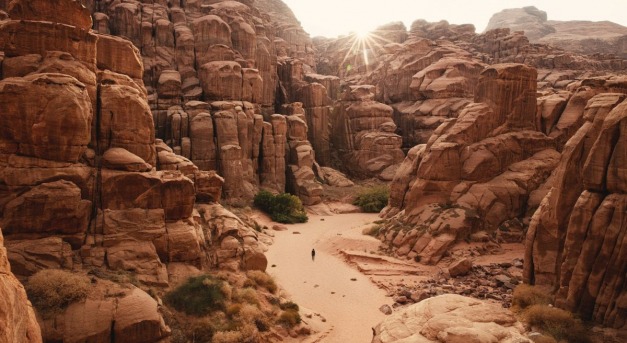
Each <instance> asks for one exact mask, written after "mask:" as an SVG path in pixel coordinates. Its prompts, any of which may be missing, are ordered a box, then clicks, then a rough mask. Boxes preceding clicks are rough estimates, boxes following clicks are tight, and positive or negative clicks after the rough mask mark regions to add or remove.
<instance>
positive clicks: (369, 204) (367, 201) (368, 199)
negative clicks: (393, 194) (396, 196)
mask: <svg viewBox="0 0 627 343" xmlns="http://www.w3.org/2000/svg"><path fill="white" fill-rule="evenodd" d="M389 197H390V190H389V189H388V188H387V187H386V186H376V187H371V188H368V189H366V190H364V191H361V192H360V193H359V194H357V198H355V201H353V205H356V206H359V207H361V210H362V211H364V212H368V213H377V212H381V210H382V209H383V208H384V207H385V206H387V204H388V198H389Z"/></svg>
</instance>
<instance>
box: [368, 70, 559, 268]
mask: <svg viewBox="0 0 627 343" xmlns="http://www.w3.org/2000/svg"><path fill="white" fill-rule="evenodd" d="M535 79H536V71H535V70H534V69H533V68H529V67H526V66H523V65H516V64H503V65H495V66H492V67H490V68H487V69H486V70H485V71H484V72H483V73H482V74H481V78H480V79H479V80H478V83H477V89H476V92H475V99H474V100H475V103H472V104H469V105H467V106H466V107H465V108H464V109H463V110H462V111H461V113H460V114H459V117H458V118H457V119H453V120H450V121H448V122H446V123H445V124H443V125H441V126H440V127H439V128H438V129H437V130H436V132H435V134H434V135H433V136H432V138H431V139H430V140H429V142H428V143H427V145H426V146H417V147H415V148H413V149H412V150H410V152H409V154H408V157H407V159H405V161H404V162H403V164H402V165H401V167H400V168H399V169H398V172H397V173H396V176H395V178H394V180H393V182H392V185H391V195H390V201H389V206H388V208H386V209H385V210H384V214H385V215H386V216H388V217H394V220H392V221H390V223H389V224H388V225H386V226H384V229H383V230H381V233H380V238H382V239H383V240H384V241H385V242H387V243H388V244H390V246H391V247H392V248H393V249H394V250H395V251H396V253H397V254H399V255H401V256H405V255H406V256H408V257H411V258H413V257H415V256H418V258H420V261H421V262H423V263H435V262H437V261H439V260H440V258H441V257H442V255H443V254H444V253H445V252H446V251H447V250H448V248H449V247H450V246H451V245H452V244H454V243H455V241H456V240H457V239H460V238H461V237H466V238H467V237H469V236H470V235H472V234H473V233H476V232H478V231H487V232H494V231H496V230H497V228H499V226H501V225H503V224H504V223H505V222H507V221H508V220H511V219H514V218H517V217H520V216H524V215H525V212H524V209H525V207H526V206H525V205H524V203H525V202H526V201H527V198H528V197H529V194H531V192H532V191H534V190H535V189H537V188H538V187H539V186H540V185H542V183H543V182H544V180H545V179H546V178H547V177H548V175H549V173H550V172H551V171H552V169H553V168H554V167H555V165H556V164H557V162H558V160H559V153H558V152H557V151H555V150H554V145H553V142H552V141H551V140H550V139H549V138H548V137H547V136H546V135H544V134H543V133H541V132H538V131H537V130H536V127H535V115H534V113H535V107H536V106H535V103H536V101H535V90H536V85H535ZM514 104H516V105H514Z"/></svg>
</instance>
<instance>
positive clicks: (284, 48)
mask: <svg viewBox="0 0 627 343" xmlns="http://www.w3.org/2000/svg"><path fill="white" fill-rule="evenodd" d="M517 18H523V19H525V20H522V19H521V20H518V19H517ZM599 32H602V33H603V34H597V33H599ZM565 37H566V38H565ZM573 37H574V38H573ZM625 37H627V28H625V27H622V26H620V25H618V24H613V23H608V22H603V23H594V22H586V23H576V22H556V21H549V20H547V14H546V13H545V12H542V11H540V10H538V9H536V8H533V7H525V8H523V9H511V10H505V11H503V12H500V13H497V14H495V15H494V16H493V18H492V20H491V21H490V24H489V25H488V29H487V30H486V31H485V32H483V33H476V32H475V28H474V27H473V26H472V25H469V24H468V25H455V24H449V23H448V22H445V21H442V22H437V23H430V22H426V21H424V20H420V19H419V20H416V21H414V22H413V23H412V25H411V27H409V28H407V27H406V26H405V25H404V24H403V23H401V22H397V23H390V24H387V25H384V26H381V27H379V28H377V29H376V30H374V31H373V32H372V33H371V34H370V36H368V37H366V38H358V37H357V36H356V35H354V34H349V35H346V36H340V37H337V38H327V37H314V38H311V37H310V36H309V34H307V32H305V30H304V29H303V28H302V27H301V26H300V23H299V22H298V19H297V18H296V17H295V16H294V14H293V13H292V11H291V10H290V9H289V7H288V6H287V5H285V4H284V3H283V2H282V1H280V0H241V1H230V0H226V1H219V0H154V1H153V0H150V1H148V0H142V1H140V0H111V1H94V0H81V1H78V0H52V1H31V0H12V1H8V0H0V65H1V67H0V119H1V120H2V121H3V123H4V124H3V125H2V126H0V228H1V230H2V231H1V234H0V293H1V294H2V295H3V296H2V297H0V298H1V299H2V301H0V323H2V324H3V329H2V331H1V332H0V342H40V341H49V342H52V341H67V342H79V341H81V342H82V341H108V342H158V341H165V340H174V337H179V336H177V335H183V334H184V331H185V330H184V329H182V326H181V327H179V326H177V325H179V324H180V319H176V318H175V319H173V318H174V317H176V314H174V315H173V314H172V313H173V311H174V310H173V309H171V308H169V307H168V305H167V304H164V303H163V301H162V298H163V297H164V296H165V294H166V292H168V291H169V290H172V289H174V288H175V287H177V286H178V285H180V284H181V283H183V281H185V280H186V279H188V278H189V277H192V276H197V275H200V274H203V273H218V271H226V272H229V273H233V274H234V275H244V274H245V273H246V272H249V271H261V272H265V271H268V272H269V273H271V269H272V266H269V264H273V263H277V262H275V260H272V261H269V258H268V257H266V253H267V252H268V249H272V248H271V245H272V242H273V239H274V238H275V233H274V231H275V230H272V229H271V228H272V227H273V225H275V224H276V223H271V222H270V221H269V220H267V219H263V220H259V219H258V218H257V219H255V218H256V217H255V215H250V213H254V211H253V210H250V209H249V208H247V207H249V206H251V205H252V202H253V198H254V197H255V195H256V194H257V193H258V192H259V191H260V190H267V191H270V192H272V193H283V192H288V193H291V194H294V195H295V196H297V197H298V199H300V201H301V202H302V204H303V205H305V206H306V207H307V208H308V209H309V211H310V212H312V213H313V212H316V213H318V212H323V213H324V214H331V213H333V212H336V213H337V212H351V211H358V209H357V208H354V207H352V206H351V205H348V204H343V205H338V204H334V203H332V202H333V201H331V199H330V196H329V194H330V193H328V192H338V193H340V194H342V196H341V198H342V199H344V201H346V199H349V200H348V201H350V200H352V197H354V195H355V194H354V193H356V192H357V190H358V189H359V187H361V186H360V184H366V185H368V184H369V183H375V184H386V185H389V190H390V195H389V200H388V203H387V206H386V207H385V208H384V209H383V210H382V211H381V212H380V219H379V220H377V222H376V223H377V225H378V228H377V231H376V233H375V234H374V236H375V237H376V238H377V239H378V240H379V241H380V244H381V245H380V253H381V254H384V255H386V258H388V257H389V258H393V259H395V260H396V261H404V262H403V263H407V264H408V265H409V266H410V267H409V268H413V267H411V265H415V266H420V267H419V268H426V269H425V270H432V269H429V268H431V267H433V266H435V265H437V266H441V265H442V264H443V263H449V262H454V261H455V260H457V259H461V258H475V257H477V256H483V257H486V256H490V255H491V254H493V253H496V252H498V251H499V249H502V245H504V244H509V243H517V244H521V243H524V251H525V252H524V256H520V258H521V259H523V266H521V268H522V281H524V282H525V283H526V284H530V285H535V286H537V287H539V288H542V289H545V290H547V292H548V293H550V294H551V296H552V299H553V304H554V306H555V307H558V308H561V309H565V310H568V311H570V312H573V313H576V314H578V315H579V316H580V317H581V318H582V319H584V320H587V321H589V322H590V323H593V324H595V325H602V326H604V327H608V328H612V329H616V330H619V331H620V330H622V331H624V330H626V329H627V290H626V289H625V282H627V281H626V279H625V276H626V275H627V256H626V254H627V143H626V142H627V137H626V135H627V100H626V99H627V56H626V55H625V51H627V49H626V48H625V42H627V40H626V39H625ZM349 179H350V180H349ZM355 184H358V185H357V186H356V185H355ZM351 196H352V197H351ZM333 200H335V199H333ZM312 218H316V220H322V219H324V217H317V216H316V217H313V216H312ZM321 218H322V219H321ZM338 220H339V219H338ZM338 225H339V224H338ZM342 225H344V224H342ZM264 226H265V227H264ZM294 227H297V226H294ZM290 229H291V230H293V227H291V228H290ZM312 229H315V224H311V225H310V226H307V228H303V229H302V230H312ZM293 233H294V234H296V232H293ZM276 234H277V235H278V234H279V233H278V232H277V233H276ZM281 234H283V233H281ZM337 234H338V235H339V234H341V233H340V232H339V231H338V233H337ZM310 235H312V234H309V235H307V237H310ZM292 236H293V235H292ZM304 236H305V235H304ZM311 237H313V236H311ZM283 239H285V237H277V240H283ZM281 242H282V243H281V244H285V243H284V242H283V241H281ZM466 245H472V246H474V247H479V248H477V249H476V250H474V251H470V250H468V251H466V250H463V249H462V250H460V249H459V247H460V246H466ZM269 247H270V248H269ZM305 253H308V249H307V251H305ZM269 256H272V259H277V258H278V257H277V256H276V255H273V253H270V254H269ZM303 256H305V257H307V255H306V254H305V255H303ZM355 256H357V255H355ZM355 256H352V257H353V258H365V257H364V256H361V257H359V256H357V257H355ZM285 258H288V259H289V257H285ZM325 258H326V257H325ZM350 258H351V257H350V256H349V257H348V259H350ZM368 258H371V256H370V257H368ZM277 264H280V263H277ZM417 268H418V267H417ZM50 269H52V270H65V271H68V272H72V273H73V274H75V275H83V276H88V277H89V279H90V283H91V284H92V287H90V288H89V291H88V292H87V294H86V295H85V298H84V299H83V300H82V301H77V302H73V303H71V304H68V306H67V307H66V308H64V309H59V311H56V312H54V313H47V314H45V315H44V314H43V313H36V312H37V309H36V308H35V310H34V309H33V305H32V304H31V302H30V301H29V300H28V299H27V293H26V291H25V290H24V287H23V286H22V283H24V284H26V285H27V289H28V282H29V279H31V278H32V277H33V276H34V275H36V274H37V273H38V272H40V271H44V270H50ZM124 278H129V280H130V279H132V280H133V282H121V281H120V280H121V279H124ZM234 278H237V277H234ZM286 279H288V276H287V275H286V274H285V272H284V273H283V274H281V275H280V276H279V278H278V280H279V281H281V282H285V283H289V282H287V281H284V280H286ZM360 281H361V280H360ZM364 282H365V281H364ZM370 286H372V285H370ZM293 287H295V286H293ZM266 296H267V297H274V295H272V296H271V295H266ZM298 296H301V297H302V295H298ZM443 297H444V298H440V297H438V298H433V299H427V300H423V299H421V300H422V301H419V302H418V304H416V305H413V306H412V307H407V308H405V309H403V310H402V311H403V312H402V314H399V315H398V316H397V314H395V315H394V317H387V318H386V319H385V320H384V321H383V322H382V323H381V324H379V325H378V326H376V329H375V327H373V334H374V336H375V337H374V338H373V341H374V342H394V341H396V340H395V339H397V340H400V339H403V338H406V337H410V336H411V334H409V335H405V336H403V337H401V336H402V335H397V334H396V333H395V331H394V330H395V328H398V327H401V326H402V327H406V330H407V332H410V333H411V332H415V331H417V330H418V331H419V330H420V329H419V328H416V327H413V326H412V325H414V324H413V323H408V322H407V321H405V319H403V318H405V317H403V316H413V317H415V318H423V317H425V314H424V312H425V311H426V312H428V311H435V312H438V313H440V312H442V313H444V312H446V311H448V310H450V311H453V312H455V313H456V315H457V314H459V316H460V317H463V318H469V317H472V316H473V315H476V313H479V312H481V313H492V315H493V317H490V318H489V319H490V320H489V322H497V323H499V324H501V325H500V326H499V327H498V328H496V327H492V326H490V328H491V329H494V332H496V333H495V334H494V335H495V337H500V338H498V341H502V340H503V337H510V338H512V337H513V338H512V339H514V338H520V339H523V340H526V339H528V338H525V337H523V336H524V334H525V333H524V329H523V328H522V324H521V323H520V322H518V321H517V318H515V317H514V316H513V315H512V314H511V313H509V312H507V311H506V310H504V309H502V308H498V311H497V310H493V309H491V308H490V307H485V308H484V307H481V310H480V311H479V310H477V312H473V311H471V310H469V308H473V306H484V305H480V304H483V303H482V302H481V301H478V300H476V299H469V298H461V299H458V298H457V297H459V296H457V295H445V296H443ZM447 297H448V298H447ZM283 300H286V299H278V298H277V299H276V301H278V302H280V301H283ZM273 301H274V300H273ZM266 302H269V300H264V301H263V303H264V304H265V303H266ZM447 302H449V303H450V302H455V303H459V306H457V307H455V309H453V308H450V309H448V310H447V306H448V305H446V303H447ZM485 306H488V305H485ZM395 311H401V310H400V309H395ZM501 311H503V312H501ZM440 315H441V314H440ZM177 320H178V321H177ZM450 320H451V319H450V318H448V319H447V318H443V319H442V318H440V319H438V320H437V321H435V322H433V323H431V324H432V325H433V327H434V328H437V329H433V330H434V331H429V330H427V331H429V332H427V333H424V332H423V333H422V334H421V335H422V336H420V337H418V336H414V338H415V339H416V340H415V341H416V342H419V341H420V340H419V339H423V341H426V340H427V339H428V340H429V341H435V340H436V339H438V340H440V341H443V342H448V341H451V342H452V341H454V339H456V337H457V338H459V337H469V336H464V335H466V334H467V335H472V334H474V332H475V331H473V330H483V329H485V327H486V326H485V325H488V324H486V323H484V322H478V321H474V322H472V323H471V324H472V325H471V324H469V325H470V326H471V327H473V329H472V330H470V331H472V332H470V333H468V332H465V333H464V332H462V331H464V330H463V329H462V328H460V327H456V326H451V327H450V328H448V329H446V330H445V329H443V328H442V325H445V326H446V325H448V324H446V323H449V322H450ZM464 320H466V319H464ZM417 321H421V322H422V321H424V322H423V323H422V324H421V325H420V327H423V326H424V325H426V324H425V323H426V320H423V319H417ZM490 325H491V324H490ZM427 326H428V325H427ZM477 327H478V328H479V329H477ZM5 328H6V329H5ZM481 328H483V329H481ZM367 329H368V328H366V331H368V330H367ZM256 330H257V329H256ZM307 330H309V329H307V328H306V326H305V325H303V326H299V327H297V329H293V330H287V329H281V328H280V326H279V325H277V326H276V327H273V328H272V329H268V330H266V331H264V332H261V331H262V330H261V329H259V330H258V331H259V332H255V335H256V336H255V339H256V340H255V341H278V340H280V339H282V338H280V337H283V338H287V337H289V336H292V339H299V338H295V337H301V338H302V336H304V335H306V332H307ZM404 330H405V329H404ZM297 331H298V332H297ZM425 332H426V331H425ZM460 332H462V333H460ZM412 334H413V333H412ZM458 334H459V335H461V336H459V337H458V336H456V335H458ZM423 336H424V337H423ZM519 336H520V337H519ZM330 337H334V336H333V334H331V336H330ZM335 337H343V338H342V339H344V340H345V339H346V337H350V335H349V336H337V335H336V336H335ZM391 337H396V338H395V339H392V338H391ZM425 337H426V338H425ZM447 337H448V338H447ZM177 339H178V338H177ZM183 341H185V340H183Z"/></svg>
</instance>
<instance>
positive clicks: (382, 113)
mask: <svg viewBox="0 0 627 343" xmlns="http://www.w3.org/2000/svg"><path fill="white" fill-rule="evenodd" d="M373 89H374V87H373V86H367V85H366V86H352V87H350V88H349V89H347V90H346V91H345V92H344V94H343V95H342V100H341V101H339V102H338V103H337V104H336V106H335V109H334V113H333V121H332V137H333V138H332V143H333V148H334V149H336V150H337V151H338V153H339V155H340V158H341V159H342V160H344V161H345V162H344V167H345V168H347V169H348V170H349V171H350V172H351V173H353V174H355V175H360V176H379V177H380V178H383V179H387V178H388V177H390V176H391V175H393V174H394V170H395V168H396V167H398V164H399V163H400V162H401V161H402V159H403V152H402V151H401V149H400V147H401V143H402V142H401V137H400V136H399V135H397V134H395V133H394V131H395V130H396V125H395V124H394V122H393V120H392V108H391V107H390V106H387V105H385V104H382V103H379V102H376V101H374V100H373V98H374V94H373ZM388 175H389V176H388Z"/></svg>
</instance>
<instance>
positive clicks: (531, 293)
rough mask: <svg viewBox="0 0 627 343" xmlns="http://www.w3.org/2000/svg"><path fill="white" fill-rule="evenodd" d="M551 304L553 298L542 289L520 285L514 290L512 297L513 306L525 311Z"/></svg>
mask: <svg viewBox="0 0 627 343" xmlns="http://www.w3.org/2000/svg"><path fill="white" fill-rule="evenodd" d="M550 303H551V296H550V295H549V294H547V293H545V292H543V291H542V290H540V288H538V287H535V286H531V285H525V284H520V285H518V286H516V289H514V294H513V296H512V305H513V306H514V307H517V308H520V309H525V308H527V307H529V306H532V305H548V304H550Z"/></svg>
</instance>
